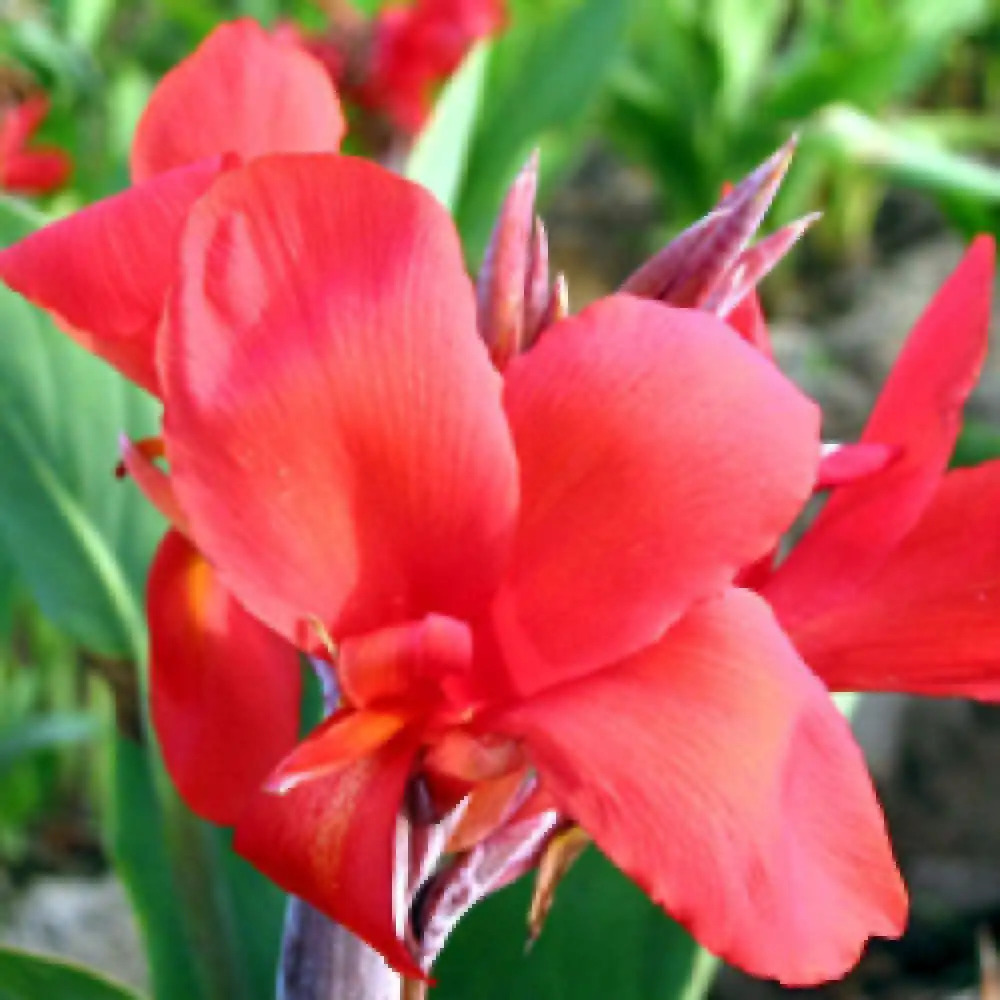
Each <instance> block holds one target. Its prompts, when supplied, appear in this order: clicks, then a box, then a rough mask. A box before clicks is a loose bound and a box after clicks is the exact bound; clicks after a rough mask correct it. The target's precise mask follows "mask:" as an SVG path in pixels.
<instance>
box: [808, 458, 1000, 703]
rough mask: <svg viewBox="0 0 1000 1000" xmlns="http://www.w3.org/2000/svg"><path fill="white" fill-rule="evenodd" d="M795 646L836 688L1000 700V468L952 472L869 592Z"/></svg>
mask: <svg viewBox="0 0 1000 1000" xmlns="http://www.w3.org/2000/svg"><path fill="white" fill-rule="evenodd" d="M792 638H793V639H794V641H795V644H796V646H798V648H799V652H800V653H801V654H802V656H803V657H804V658H805V659H806V660H807V661H808V663H809V664H810V666H812V667H813V669H814V670H815V671H816V672H817V673H818V674H819V675H820V676H821V677H822V678H823V680H825V681H826V683H827V684H828V685H830V686H831V687H833V688H834V689H839V690H847V691H911V692H914V693H917V694H933V695H962V696H963V697H972V698H985V699H990V700H997V699H1000V463H997V462H991V463H989V464H988V465H984V466H980V467H979V468H977V469H963V470H960V471H956V472H951V473H949V474H948V475H947V476H946V477H945V478H944V480H943V482H942V483H941V486H940V488H939V489H938V492H937V494H936V495H935V497H934V499H933V501H932V502H931V505H930V506H929V507H928V509H927V511H926V512H925V514H924V516H923V517H922V518H921V520H920V521H919V523H918V524H917V526H916V528H914V529H913V531H911V532H910V534H909V535H907V537H906V538H905V540H904V541H903V542H902V544H901V545H900V546H899V547H898V548H897V549H896V550H895V552H893V553H892V555H891V556H890V557H889V559H888V561H887V562H886V563H885V564H884V565H883V566H882V568H881V569H880V570H879V572H878V573H876V575H875V576H874V577H873V578H872V579H871V581H870V582H869V583H868V585H867V586H866V587H865V588H864V589H862V590H861V591H860V592H859V593H858V594H857V596H856V597H855V598H854V599H853V600H851V601H847V602H845V603H843V604H839V605H837V607H835V608H833V609H832V610H831V611H830V612H829V613H827V614H824V615H818V616H816V617H815V618H810V619H808V620H807V621H805V622H802V623H801V625H799V626H797V627H796V628H795V629H794V630H792Z"/></svg>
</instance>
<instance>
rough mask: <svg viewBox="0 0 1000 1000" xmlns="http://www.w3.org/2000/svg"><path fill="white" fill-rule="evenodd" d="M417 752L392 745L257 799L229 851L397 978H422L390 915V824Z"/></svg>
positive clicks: (393, 839)
mask: <svg viewBox="0 0 1000 1000" xmlns="http://www.w3.org/2000/svg"><path fill="white" fill-rule="evenodd" d="M415 752H416V751H415V747H414V746H413V744H411V743H408V742H406V741H405V739H397V740H394V741H392V742H390V743H388V744H387V745H385V746H384V747H383V748H382V749H381V750H379V751H377V752H375V753H373V754H370V755H368V756H365V757H362V758H360V759H359V760H357V761H355V762H354V763H352V764H350V765H348V766H346V767H344V768H342V769H340V770H338V771H335V772H334V773H332V774H330V775H328V776H327V777H325V778H322V779H320V780H318V781H312V782H308V783H307V784H305V785H302V786H301V787H299V788H295V789H292V791H290V792H288V793H287V794H286V795H271V794H268V793H261V794H260V795H258V796H257V797H256V798H254V800H253V801H252V802H251V803H250V805H249V807H248V808H247V810H246V812H245V813H244V814H243V816H242V818H241V819H240V822H239V824H238V825H237V827H236V838H235V841H234V846H235V848H236V850H237V851H238V852H239V853H240V854H242V855H243V856H244V857H245V858H247V859H248V860H249V861H250V862H251V863H252V864H253V865H254V866H255V867H256V868H259V869H260V870H261V871H262V872H264V874H266V875H267V876H268V877H269V878H271V879H273V880H274V881H275V882H277V883H278V885H280V886H281V887H282V888H283V889H284V890H285V891H286V892H289V893H291V894H292V895H295V896H298V897H300V898H301V899H304V900H305V901H306V902H307V903H309V904H310V905H311V906H314V907H315V908H316V909H318V910H320V911H322V912H323V913H325V914H326V915H327V916H328V917H330V919H331V920H335V921H336V922H337V923H340V924H343V925H344V926H345V927H347V928H348V929H349V930H351V931H353V932H354V933H355V934H357V935H358V936H359V937H361V938H363V939H364V940H365V941H367V942H368V943H369V944H370V945H371V946H372V947H373V948H375V949H376V950H378V951H380V952H381V953H382V955H383V956H384V957H385V959H386V961H387V962H389V964H390V965H392V966H393V967H394V968H395V969H397V970H398V971H399V972H401V973H403V974H404V975H407V976H410V977H412V978H423V973H422V972H421V970H420V969H419V967H418V966H417V965H416V963H415V962H414V960H413V957H412V956H411V955H410V953H409V951H408V950H407V948H406V947H405V945H404V944H403V942H402V941H401V940H400V938H399V936H398V935H397V933H396V926H397V924H396V915H395V914H394V912H393V899H394V897H395V896H396V895H397V893H396V892H395V889H394V872H395V869H396V862H397V859H396V857H395V843H396V821H397V816H398V815H399V811H400V808H401V805H402V801H403V789H404V786H405V784H406V780H407V778H408V777H409V774H410V768H411V765H412V763H413V759H414V754H415Z"/></svg>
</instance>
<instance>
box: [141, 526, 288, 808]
mask: <svg viewBox="0 0 1000 1000" xmlns="http://www.w3.org/2000/svg"><path fill="white" fill-rule="evenodd" d="M149 628H150V687H151V699H152V713H153V723H154V725H155V727H156V733H157V736H158V737H159V740H160V746H161V747H162V749H163V757H164V760H165V761H166V765H167V770H168V771H169V772H170V776H171V777H172V778H173V780H174V784H176V785H177V787H178V789H179V791H180V793H181V795H182V796H183V798H184V801H185V802H187V804H188V805H189V806H190V807H191V808H192V809H193V810H194V811H195V812H196V813H198V814H199V815H201V816H204V817H205V818H206V819H210V820H212V821H213V822H215V823H222V824H225V825H229V824H231V823H234V822H235V821H236V818H237V816H238V815H239V814H240V812H241V810H242V809H243V807H244V806H245V805H246V803H247V801H248V800H249V799H250V797H251V796H252V795H253V794H254V792H256V791H257V790H258V789H259V788H260V786H261V785H262V783H263V781H264V779H265V778H266V777H267V775H268V773H269V772H270V770H271V768H273V767H274V765H275V764H276V763H277V762H278V761H279V760H281V758H282V757H284V756H285V754H287V753H288V752H289V750H291V748H292V747H293V746H294V745H295V741H296V739H297V738H298V725H299V692H300V686H301V673H300V667H299V660H298V653H297V652H296V650H295V649H294V648H292V647H291V646H289V645H288V644H287V643H286V642H284V641H283V640H281V639H279V638H278V636H276V635H275V634H274V633H273V632H271V631H270V630H268V629H266V628H265V627H264V626H263V625H261V624H260V622H258V621H257V620H256V619H255V618H251V617H250V616H249V615H248V614H247V613H246V612H245V611H244V610H243V609H242V608H241V607H240V606H239V605H238V604H237V603H236V602H235V601H234V600H233V599H232V597H231V596H230V595H229V594H228V593H227V592H226V591H225V590H224V589H223V587H222V586H221V585H220V583H219V580H218V577H217V576H216V575H215V573H214V572H213V570H212V568H211V566H209V564H208V563H207V562H205V560H204V559H203V558H202V557H201V556H200V555H199V554H198V552H197V551H196V550H195V549H194V548H192V547H191V545H190V544H189V543H188V542H187V541H186V540H185V539H184V537H183V536H182V535H180V534H179V533H178V532H176V531H171V532H169V533H168V534H167V536H166V537H165V538H164V540H163V542H162V543H161V545H160V549H159V551H158V553H157V555H156V559H155V561H154V562H153V567H152V570H151V571H150V576H149Z"/></svg>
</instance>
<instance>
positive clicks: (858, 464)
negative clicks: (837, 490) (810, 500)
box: [816, 442, 901, 490]
mask: <svg viewBox="0 0 1000 1000" xmlns="http://www.w3.org/2000/svg"><path fill="white" fill-rule="evenodd" d="M900 454H901V449H900V448H899V447H893V446H892V445H888V444H875V443H873V442H872V443H868V444H841V445H833V446H832V447H831V448H830V450H828V449H827V446H825V445H824V448H823V459H822V461H821V462H820V463H819V473H818V474H817V476H816V489H818V490H829V489H832V488H833V487H835V486H846V485H848V484H849V483H854V482H857V481H858V480H859V479H865V478H866V477H867V476H871V475H874V474H875V473H876V472H883V471H884V470H885V469H887V468H888V467H889V466H890V465H891V464H892V463H893V462H894V461H896V459H897V458H899V456H900Z"/></svg>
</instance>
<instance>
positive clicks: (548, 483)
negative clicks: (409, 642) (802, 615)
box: [494, 296, 819, 695]
mask: <svg viewBox="0 0 1000 1000" xmlns="http://www.w3.org/2000/svg"><path fill="white" fill-rule="evenodd" d="M504 400H505V405H506V407H507V413H508V417H509V419H510V423H511V427H512V430H513V433H514V441H515V446H516V448H517V452H518V458H519V461H520V466H521V491H522V504H521V515H520V520H519V522H518V528H517V534H516V537H515V540H514V546H513V550H512V554H511V559H510V562H509V565H508V567H507V571H506V573H505V575H504V582H503V585H502V589H501V592H500V593H499V594H498V596H497V600H496V603H495V606H494V622H495V627H496V630H497V634H498V637H499V641H500V645H501V647H502V649H503V651H504V654H505V659H506V661H507V664H508V669H509V671H510V673H511V680H512V682H513V685H514V687H515V688H516V690H517V691H518V693H520V694H522V695H526V694H530V693H532V692H534V691H537V690H540V689H542V688H544V687H547V686H548V685H550V684H555V683H559V682H561V681H564V680H566V679H568V678H570V677H573V676H578V675H580V674H582V673H586V672H588V671H590V670H594V669H596V668H598V667H602V666H604V665H605V664H607V663H609V662H613V661H614V660H617V659H620V658H621V657H623V656H625V655H627V654H629V653H632V652H634V651H636V650H638V649H641V648H642V647H644V646H646V645H648V644H649V643H651V642H654V641H655V640H656V639H658V638H659V637H660V635H662V633H663V630H664V629H665V628H667V627H668V626H669V625H670V624H671V623H672V622H673V621H675V620H676V619H678V618H679V617H680V616H681V615H682V614H683V613H684V612H685V611H686V610H687V608H688V606H689V605H690V604H691V602H692V601H695V600H697V599H699V598H702V597H706V596H708V595H710V594H712V593H713V592H715V591H717V590H718V589H719V588H720V587H723V586H725V585H726V584H728V583H729V582H731V580H732V579H733V578H734V576H735V574H736V572H737V571H738V569H739V568H740V567H741V566H743V565H744V564H746V563H748V562H752V561H753V560H754V559H756V558H757V557H758V556H761V555H762V554H764V553H765V552H767V551H768V550H769V549H770V547H771V546H772V545H773V544H774V543H775V542H776V540H777V538H778V536H779V535H780V534H781V532H783V531H784V530H785V529H786V528H787V527H788V525H789V524H790V522H791V521H792V519H793V518H794V516H795V515H796V513H797V512H798V510H799V508H800V507H801V505H802V504H803V503H804V501H805V500H806V498H807V497H808V496H809V493H810V491H811V489H812V485H813V482H814V480H815V475H816V465H817V462H818V460H819V441H818V424H819V419H818V413H817V411H816V409H815V407H814V406H813V405H812V403H811V402H809V401H808V400H807V399H806V398H805V397H804V396H802V395H801V394H800V393H799V392H798V390H797V389H796V388H795V387H794V386H793V385H792V384H791V383H790V382H788V381H787V380H786V379H785V378H784V377H783V376H782V375H781V374H780V372H778V370H777V369H776V368H775V367H774V365H773V364H772V363H771V362H770V361H769V360H767V359H766V358H764V357H763V356H762V355H760V353H759V352H758V351H756V350H755V349H754V348H752V347H750V346H749V345H747V344H745V343H744V342H743V341H741V340H740V339H739V338H738V337H737V336H736V335H735V334H734V333H733V331H732V330H731V329H730V328H729V327H728V326H726V324H724V323H723V322H722V321H721V320H718V319H716V318H714V317H712V316H708V315H706V314H704V313H699V312H695V311H693V310H684V309H674V308H671V307H669V306H664V305H661V304H659V303H651V302H646V301H644V300H641V299H637V298H633V297H631V296H617V297H614V298H610V299H606V300H603V301H602V302H599V303H597V304H595V305H593V306H591V307H590V308H589V309H587V310H585V311H584V312H583V313H581V314H580V315H579V316H577V317H573V318H570V319H568V320H565V321H564V322H562V323H560V324H558V325H556V326H553V327H551V328H549V329H548V330H547V331H546V333H545V335H544V336H543V337H542V338H541V340H540V341H539V342H538V344H537V345H536V346H535V348H534V349H533V350H532V351H530V352H529V353H527V354H524V355H521V356H520V357H518V358H515V359H514V360H513V361H512V362H511V363H510V365H509V367H508V369H507V378H506V391H505V396H504ZM747 487H750V488H747ZM741 489H742V490H743V491H744V492H742V493H739V492H738V491H739V490H741ZM734 490H735V491H737V492H736V493H734Z"/></svg>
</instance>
